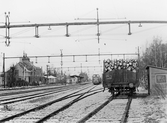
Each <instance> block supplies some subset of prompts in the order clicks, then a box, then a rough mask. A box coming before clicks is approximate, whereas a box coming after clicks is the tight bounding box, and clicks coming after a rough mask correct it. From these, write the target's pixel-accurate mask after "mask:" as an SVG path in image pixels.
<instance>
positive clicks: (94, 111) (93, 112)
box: [77, 96, 114, 123]
mask: <svg viewBox="0 0 167 123" xmlns="http://www.w3.org/2000/svg"><path fill="white" fill-rule="evenodd" d="M113 99H114V97H113V96H112V97H110V98H109V99H108V100H107V101H105V102H104V103H103V104H101V105H100V106H99V107H97V108H96V109H95V110H93V111H92V112H90V113H89V114H87V115H86V116H85V117H83V118H82V119H80V120H79V121H77V123H85V122H86V121H87V120H88V119H90V118H91V117H92V116H93V115H95V114H96V113H97V112H98V111H100V110H101V109H102V108H104V106H106V105H107V104H108V103H110V102H111V101H112V100H113Z"/></svg>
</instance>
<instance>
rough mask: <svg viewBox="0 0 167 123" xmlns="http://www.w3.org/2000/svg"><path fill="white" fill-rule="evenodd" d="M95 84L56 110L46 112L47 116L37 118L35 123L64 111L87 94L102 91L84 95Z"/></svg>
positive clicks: (41, 122) (40, 122)
mask: <svg viewBox="0 0 167 123" xmlns="http://www.w3.org/2000/svg"><path fill="white" fill-rule="evenodd" d="M95 87H96V86H94V87H93V88H91V89H89V90H88V91H87V92H85V93H82V94H81V95H80V96H78V97H77V98H75V99H73V100H72V101H70V102H69V103H67V104H66V105H64V106H62V107H60V108H59V109H57V110H56V111H54V112H52V113H50V114H48V115H47V116H45V117H43V118H42V119H40V120H38V121H37V122H35V123H43V122H44V121H46V120H47V119H49V118H50V117H53V116H54V115H56V114H58V113H59V112H61V111H64V110H65V109H67V108H69V107H70V106H71V105H73V104H74V103H76V102H78V101H79V100H82V99H84V98H86V97H88V96H91V95H94V94H96V93H99V92H102V91H98V92H94V93H91V94H89V95H86V96H84V95H85V94H87V93H89V92H90V91H91V90H92V89H94V88H95Z"/></svg>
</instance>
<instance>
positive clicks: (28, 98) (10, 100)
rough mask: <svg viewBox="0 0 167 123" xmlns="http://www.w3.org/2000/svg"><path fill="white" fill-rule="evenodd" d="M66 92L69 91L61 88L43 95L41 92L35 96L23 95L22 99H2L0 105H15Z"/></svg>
mask: <svg viewBox="0 0 167 123" xmlns="http://www.w3.org/2000/svg"><path fill="white" fill-rule="evenodd" d="M68 90H70V89H67V88H62V89H59V90H52V91H47V92H43V93H42V92H41V93H37V94H31V95H25V96H23V97H14V98H11V99H4V100H0V105H4V104H11V103H15V102H20V101H25V100H30V99H33V98H39V97H43V96H47V95H51V94H56V93H59V92H64V91H68ZM2 101H3V102H2Z"/></svg>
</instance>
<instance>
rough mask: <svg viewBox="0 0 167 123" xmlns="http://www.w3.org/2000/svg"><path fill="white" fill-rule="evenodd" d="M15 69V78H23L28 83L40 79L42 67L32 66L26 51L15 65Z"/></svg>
mask: <svg viewBox="0 0 167 123" xmlns="http://www.w3.org/2000/svg"><path fill="white" fill-rule="evenodd" d="M15 70H16V80H19V79H20V80H25V81H27V82H29V83H32V82H35V81H36V82H39V81H42V78H43V72H42V68H40V67H36V66H34V65H33V63H32V62H30V58H29V57H28V56H27V54H26V53H24V54H23V57H22V58H21V59H20V62H19V63H17V64H16V65H15Z"/></svg>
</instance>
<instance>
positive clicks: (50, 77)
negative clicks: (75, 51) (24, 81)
mask: <svg viewBox="0 0 167 123" xmlns="http://www.w3.org/2000/svg"><path fill="white" fill-rule="evenodd" d="M45 77H46V78H49V79H55V78H56V77H54V76H52V75H50V76H48V77H47V76H45Z"/></svg>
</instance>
